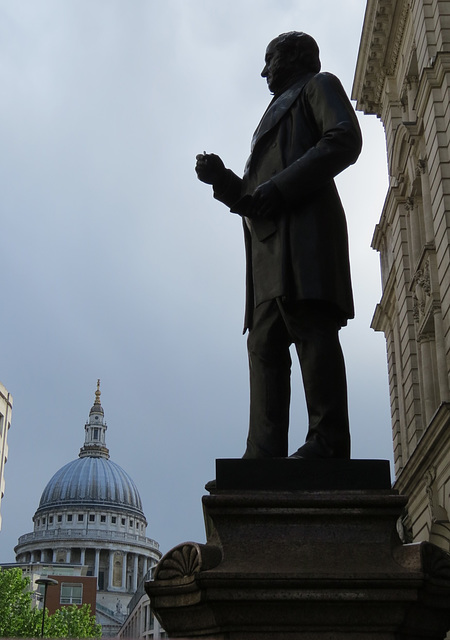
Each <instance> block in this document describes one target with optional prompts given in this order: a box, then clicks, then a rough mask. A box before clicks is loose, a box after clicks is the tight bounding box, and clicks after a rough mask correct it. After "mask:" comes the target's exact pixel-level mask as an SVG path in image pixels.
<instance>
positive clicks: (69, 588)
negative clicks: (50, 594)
mask: <svg viewBox="0 0 450 640" xmlns="http://www.w3.org/2000/svg"><path fill="white" fill-rule="evenodd" d="M59 602H60V604H83V585H82V584H76V583H73V584H72V583H70V582H62V583H61V592H60V599H59Z"/></svg>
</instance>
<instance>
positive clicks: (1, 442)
mask: <svg viewBox="0 0 450 640" xmlns="http://www.w3.org/2000/svg"><path fill="white" fill-rule="evenodd" d="M12 406H13V399H12V396H11V394H10V393H9V392H8V391H7V390H6V389H5V387H4V386H3V385H2V383H1V382H0V529H1V528H2V513H1V502H2V498H3V495H4V493H5V464H6V461H7V460H8V431H9V428H10V426H11V413H12Z"/></svg>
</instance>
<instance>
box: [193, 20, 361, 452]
mask: <svg viewBox="0 0 450 640" xmlns="http://www.w3.org/2000/svg"><path fill="white" fill-rule="evenodd" d="M261 75H262V76H263V77H264V78H266V79H267V84H268V87H269V90H270V91H271V93H273V99H272V101H271V102H270V104H269V106H268V108H267V110H266V112H265V113H264V115H263V117H262V119H261V122H260V123H259V125H258V127H257V129H256V131H255V134H254V136H253V140H252V145H251V154H250V157H249V159H248V161H247V164H246V167H245V171H244V175H243V177H242V178H239V177H238V176H237V175H236V174H234V173H233V172H232V171H231V170H230V169H226V168H225V166H224V164H223V162H222V160H221V159H220V158H219V156H217V155H215V154H206V153H204V154H200V155H198V156H197V164H196V172H197V175H198V178H199V179H200V180H201V181H202V182H206V183H207V184H211V185H212V186H213V190H214V197H215V198H217V199H218V200H220V201H221V202H223V203H224V204H226V205H227V206H228V207H230V209H231V211H232V212H234V213H238V214H240V215H241V216H242V219H243V227H244V236H245V246H246V256H247V301H246V314H245V327H244V331H245V330H246V329H248V331H249V334H248V341H247V346H248V355H249V365H250V426H249V433H248V439H247V449H246V451H245V454H244V458H267V457H286V456H287V455H288V427H289V404H290V374H291V358H290V353H289V347H290V345H291V344H295V348H296V350H297V354H298V358H299V361H300V367H301V372H302V377H303V384H304V389H305V396H306V404H307V409H308V417H309V425H308V433H307V436H306V442H305V444H304V445H303V446H301V447H300V448H299V449H298V450H297V451H296V452H295V453H294V454H293V455H292V456H291V457H295V458H349V457H350V433H349V421H348V408H347V383H346V375H345V365H344V359H343V355H342V351H341V347H340V343H339V336H338V332H339V329H340V328H341V327H342V326H344V325H345V324H346V323H347V320H348V319H349V318H352V317H353V315H354V309H353V296H352V289H351V282H350V268H349V258H348V239H347V226H346V221H345V215H344V211H343V208H342V204H341V201H340V199H339V195H338V193H337V190H336V186H335V183H334V177H335V176H336V175H337V174H338V173H340V172H341V171H342V170H343V169H345V168H346V167H348V166H349V165H351V164H353V163H354V162H355V161H356V159H357V158H358V155H359V153H360V151H361V144H362V142H361V132H360V129H359V126H358V122H357V119H356V116H355V113H354V110H353V108H352V105H351V104H350V102H349V100H348V98H347V96H346V94H345V91H344V89H343V87H342V85H341V83H340V82H339V80H338V79H337V78H336V77H335V76H333V75H331V74H330V73H320V59H319V48H318V46H317V43H316V42H315V40H314V39H313V38H312V37H311V36H309V35H307V34H305V33H301V32H296V31H292V32H289V33H285V34H282V35H280V36H278V37H277V38H275V39H274V40H272V42H271V43H270V44H269V46H268V47H267V50H266V57H265V66H264V69H263V71H262V73H261Z"/></svg>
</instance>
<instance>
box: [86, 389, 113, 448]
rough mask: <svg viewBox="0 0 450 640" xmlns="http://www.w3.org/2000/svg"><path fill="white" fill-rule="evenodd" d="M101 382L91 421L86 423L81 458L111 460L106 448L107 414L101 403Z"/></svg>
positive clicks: (90, 416)
mask: <svg viewBox="0 0 450 640" xmlns="http://www.w3.org/2000/svg"><path fill="white" fill-rule="evenodd" d="M100 396H101V391H100V380H97V391H96V392H95V400H94V404H93V405H92V407H91V410H90V411H89V420H88V421H87V422H86V424H85V427H84V430H85V439H84V445H83V446H82V447H81V449H80V453H79V456H80V458H86V457H90V458H106V459H108V458H109V449H108V447H107V446H106V429H107V426H106V422H105V412H104V411H103V407H102V405H101V403H100Z"/></svg>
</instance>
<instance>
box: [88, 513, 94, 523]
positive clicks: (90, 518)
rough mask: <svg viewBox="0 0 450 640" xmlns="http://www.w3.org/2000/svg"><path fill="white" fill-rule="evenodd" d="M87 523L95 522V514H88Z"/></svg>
mask: <svg viewBox="0 0 450 640" xmlns="http://www.w3.org/2000/svg"><path fill="white" fill-rule="evenodd" d="M89 522H95V513H90V514H89Z"/></svg>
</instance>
